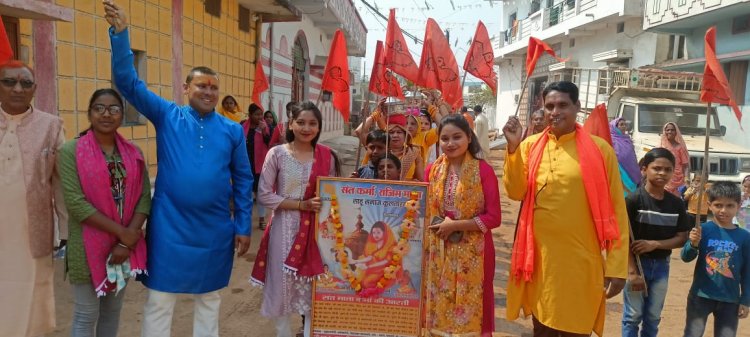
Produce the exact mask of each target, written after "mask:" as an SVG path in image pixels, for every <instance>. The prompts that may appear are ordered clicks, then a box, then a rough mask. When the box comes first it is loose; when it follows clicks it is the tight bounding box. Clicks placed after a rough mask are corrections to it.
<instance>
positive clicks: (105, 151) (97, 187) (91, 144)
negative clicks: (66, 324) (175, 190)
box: [58, 89, 151, 337]
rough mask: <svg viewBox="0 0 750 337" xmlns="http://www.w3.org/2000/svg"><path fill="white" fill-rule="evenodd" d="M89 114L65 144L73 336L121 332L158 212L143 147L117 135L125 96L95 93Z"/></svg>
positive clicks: (62, 169) (62, 166) (105, 91)
mask: <svg viewBox="0 0 750 337" xmlns="http://www.w3.org/2000/svg"><path fill="white" fill-rule="evenodd" d="M88 118H89V121H90V122H91V127H90V128H89V129H87V130H86V131H84V132H83V133H81V135H80V137H79V138H78V139H73V140H71V141H68V142H67V143H65V145H63V147H62V149H61V151H60V155H59V157H58V167H59V169H60V177H61V180H62V185H63V195H64V198H65V206H66V208H67V209H68V214H70V219H69V224H68V225H69V226H68V230H69V233H68V244H67V252H66V256H65V266H66V268H65V271H66V274H67V277H68V279H69V280H70V283H71V284H72V285H73V302H74V309H73V323H72V327H71V336H74V337H79V336H92V337H93V336H116V335H117V330H118V326H119V320H120V309H121V308H122V300H123V296H124V293H125V292H124V289H125V286H126V285H127V279H128V278H130V277H131V276H135V275H138V274H141V273H145V272H146V243H145V241H144V240H143V235H142V232H141V227H143V223H144V222H145V221H146V217H147V216H148V214H149V211H150V209H151V184H150V181H149V177H148V170H147V168H146V164H145V161H144V160H143V154H141V150H140V149H139V148H138V147H137V146H135V145H134V144H133V143H131V142H129V141H127V140H126V139H125V138H124V137H122V136H121V135H120V134H119V133H117V129H118V128H119V127H120V125H121V124H122V118H123V101H122V98H121V97H120V94H118V93H117V92H116V91H114V90H113V89H99V90H97V91H95V92H94V94H93V95H92V96H91V100H90V101H89V110H88Z"/></svg>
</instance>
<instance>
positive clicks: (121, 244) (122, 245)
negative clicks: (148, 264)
mask: <svg viewBox="0 0 750 337" xmlns="http://www.w3.org/2000/svg"><path fill="white" fill-rule="evenodd" d="M117 245H118V246H120V247H122V248H125V249H127V250H130V247H128V246H126V245H125V244H124V243H122V242H118V243H117Z"/></svg>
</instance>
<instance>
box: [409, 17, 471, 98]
mask: <svg viewBox="0 0 750 337" xmlns="http://www.w3.org/2000/svg"><path fill="white" fill-rule="evenodd" d="M417 84H418V85H419V86H421V87H425V88H433V89H438V90H440V92H441V94H442V96H443V100H444V101H445V102H446V103H448V104H449V105H450V106H451V107H453V108H457V107H458V106H459V105H460V104H462V102H463V92H462V90H461V80H460V79H459V78H458V63H456V57H455V56H453V52H452V51H451V46H450V44H449V43H448V40H447V39H446V38H445V35H443V30H442V29H440V26H438V24H437V22H435V20H433V19H432V18H429V19H427V27H426V28H425V33H424V46H422V58H421V60H420V62H419V81H417Z"/></svg>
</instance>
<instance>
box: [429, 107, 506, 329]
mask: <svg viewBox="0 0 750 337" xmlns="http://www.w3.org/2000/svg"><path fill="white" fill-rule="evenodd" d="M438 134H439V135H440V148H441V149H442V151H443V154H442V155H440V157H438V159H437V160H436V161H435V163H434V164H432V165H431V166H430V167H428V168H427V170H426V171H427V173H426V176H427V181H428V182H429V183H430V185H429V188H428V199H427V217H426V218H427V219H430V221H431V223H433V225H431V226H430V227H429V228H430V231H429V233H428V234H427V240H426V243H425V246H426V250H425V251H426V254H427V257H426V258H427V263H426V266H427V269H426V271H425V273H426V277H425V282H426V291H425V292H424V296H425V320H426V321H425V322H424V326H425V328H426V329H427V332H428V336H482V337H485V336H492V331H493V330H494V319H495V315H494V300H493V287H492V280H493V278H494V274H495V250H494V246H493V243H492V234H491V232H490V231H491V230H492V229H493V228H496V227H498V226H500V219H501V213H500V191H499V189H498V183H497V177H496V176H495V172H494V170H493V169H492V167H491V166H490V165H489V164H488V163H487V162H485V161H484V160H481V159H479V158H478V156H479V153H480V152H481V148H480V146H479V141H478V140H477V137H476V136H475V135H474V133H473V132H472V130H471V128H469V124H468V122H466V120H465V119H464V118H463V117H462V116H461V115H450V116H448V117H445V118H444V119H443V120H442V121H441V122H440V126H439V128H438Z"/></svg>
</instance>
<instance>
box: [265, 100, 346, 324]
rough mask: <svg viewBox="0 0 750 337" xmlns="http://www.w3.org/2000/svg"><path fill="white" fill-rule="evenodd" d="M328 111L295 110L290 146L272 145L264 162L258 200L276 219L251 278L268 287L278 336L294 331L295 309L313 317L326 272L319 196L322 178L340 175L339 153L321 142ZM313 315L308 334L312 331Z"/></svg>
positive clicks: (267, 296) (308, 107)
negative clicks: (319, 238) (318, 234)
mask: <svg viewBox="0 0 750 337" xmlns="http://www.w3.org/2000/svg"><path fill="white" fill-rule="evenodd" d="M322 128H323V116H322V114H321V113H320V110H319V109H318V107H317V106H315V104H313V103H312V102H305V103H302V104H300V105H299V106H295V107H294V108H293V110H292V112H291V121H290V122H289V129H288V130H287V131H286V141H287V143H286V144H284V145H280V146H276V147H273V148H271V150H270V151H269V152H268V155H267V156H266V161H265V163H264V164H263V173H261V176H260V185H259V186H258V202H259V203H260V204H261V205H262V206H264V207H268V208H270V209H273V216H272V217H271V224H270V226H269V227H268V228H267V229H266V231H265V232H264V233H263V238H262V239H261V243H260V248H259V250H258V254H257V256H256V259H255V264H254V265H253V271H252V278H251V279H250V282H251V283H253V284H255V285H260V286H263V304H262V305H261V309H260V313H261V315H263V316H265V317H268V318H272V319H275V320H276V333H277V336H278V337H286V336H291V335H292V332H291V327H290V318H291V316H292V315H294V314H301V315H304V316H306V318H309V317H310V310H311V308H312V279H313V278H315V277H317V276H322V275H324V273H325V271H324V269H323V262H322V260H321V257H320V252H319V250H318V245H317V244H316V243H315V241H314V240H308V238H313V237H314V233H313V230H314V226H315V213H316V212H318V211H319V210H320V204H321V201H320V198H319V197H316V196H315V190H316V187H317V179H318V177H326V176H338V175H339V171H340V169H339V165H338V158H337V157H336V155H335V154H334V152H333V151H332V150H331V149H330V148H328V147H326V146H325V145H321V144H318V139H319V138H320V131H321V130H322ZM310 321H311V320H310V319H305V323H304V325H305V327H304V335H305V336H309V333H310Z"/></svg>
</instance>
